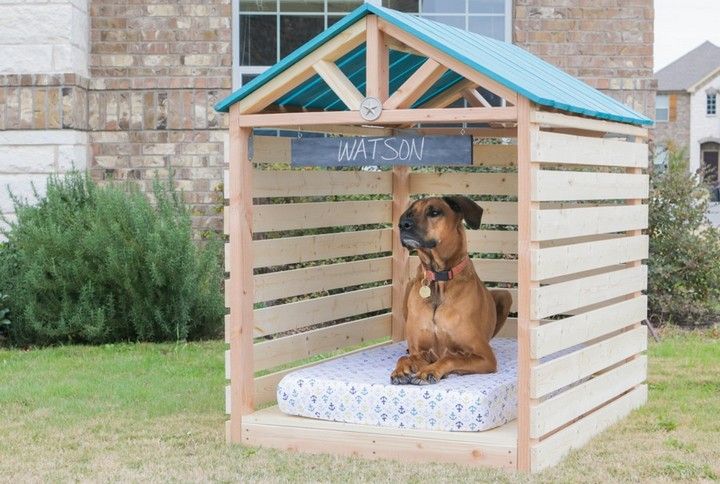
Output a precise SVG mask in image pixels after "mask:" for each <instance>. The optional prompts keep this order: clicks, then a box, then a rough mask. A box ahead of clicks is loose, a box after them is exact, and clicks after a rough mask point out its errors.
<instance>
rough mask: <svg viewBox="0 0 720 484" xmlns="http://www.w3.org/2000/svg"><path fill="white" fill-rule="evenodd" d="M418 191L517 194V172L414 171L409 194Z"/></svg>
mask: <svg viewBox="0 0 720 484" xmlns="http://www.w3.org/2000/svg"><path fill="white" fill-rule="evenodd" d="M418 193H437V194H441V193H448V194H455V193H457V194H465V195H517V174H516V173H420V172H414V173H411V174H410V194H418ZM480 205H482V202H480Z"/></svg>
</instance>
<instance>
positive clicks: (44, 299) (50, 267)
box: [0, 172, 224, 345]
mask: <svg viewBox="0 0 720 484" xmlns="http://www.w3.org/2000/svg"><path fill="white" fill-rule="evenodd" d="M153 195H154V203H150V201H148V199H147V197H146V196H145V195H143V194H142V193H140V192H139V191H138V190H137V189H136V188H135V189H133V187H130V186H129V185H120V184H109V185H105V186H98V185H96V184H95V183H94V182H93V181H92V180H91V179H90V178H89V177H88V176H87V175H85V174H82V173H79V172H73V173H70V174H68V175H66V176H64V177H59V176H53V177H51V178H50V179H49V180H48V186H47V194H46V195H45V196H44V197H38V201H37V203H35V204H31V203H28V202H26V201H22V200H18V199H16V198H15V199H14V201H15V211H16V214H17V222H15V223H12V224H11V225H10V228H9V229H7V230H6V231H5V236H6V237H7V239H8V242H7V245H6V247H5V249H4V250H3V251H2V252H0V270H2V274H3V278H2V281H0V293H2V294H7V295H8V302H9V308H10V311H11V314H12V319H13V322H12V325H10V326H9V337H10V341H11V343H13V344H16V345H31V344H32V345H48V344H57V343H91V344H97V343H106V342H114V341H166V340H182V339H196V338H203V337H214V336H217V335H218V334H219V328H220V326H221V323H222V316H223V313H224V302H223V299H222V296H221V293H220V285H221V280H222V277H223V273H222V269H221V268H220V265H219V260H218V258H219V253H220V251H219V246H220V241H218V240H217V239H213V240H210V241H208V242H207V244H205V245H204V247H201V246H197V245H196V244H195V243H194V242H193V240H192V229H191V222H190V214H189V213H188V211H187V209H186V208H185V206H184V205H183V203H182V202H181V200H180V197H179V194H178V193H176V192H175V191H174V189H173V188H172V183H171V181H168V182H167V183H161V182H159V181H158V180H156V181H155V184H154V189H153Z"/></svg>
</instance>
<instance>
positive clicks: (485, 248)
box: [465, 230, 518, 254]
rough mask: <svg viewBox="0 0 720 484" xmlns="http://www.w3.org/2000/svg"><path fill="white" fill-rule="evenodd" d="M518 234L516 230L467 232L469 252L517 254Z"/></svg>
mask: <svg viewBox="0 0 720 484" xmlns="http://www.w3.org/2000/svg"><path fill="white" fill-rule="evenodd" d="M517 234H518V233H517V232H516V231H514V230H467V231H465V236H466V237H467V243H468V252H470V253H473V252H475V253H481V254H492V253H502V254H517V250H518V238H517Z"/></svg>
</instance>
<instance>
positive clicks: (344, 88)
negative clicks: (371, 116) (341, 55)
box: [313, 60, 364, 111]
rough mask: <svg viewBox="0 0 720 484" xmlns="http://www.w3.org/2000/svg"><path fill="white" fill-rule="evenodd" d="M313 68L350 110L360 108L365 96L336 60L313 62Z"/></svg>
mask: <svg viewBox="0 0 720 484" xmlns="http://www.w3.org/2000/svg"><path fill="white" fill-rule="evenodd" d="M313 69H315V72H317V73H318V75H319V76H320V77H322V78H323V80H324V81H325V83H326V84H327V85H328V87H330V89H332V91H333V92H334V93H335V94H337V96H338V97H339V98H340V100H341V101H342V102H343V103H345V106H347V107H348V109H349V110H350V111H357V110H359V109H360V103H361V102H362V100H363V98H364V96H363V95H362V94H361V93H360V91H358V89H357V88H356V87H355V85H354V84H353V83H352V81H351V80H350V79H348V78H347V76H346V75H345V74H344V73H343V71H341V70H340V68H339V67H338V66H337V65H336V64H335V63H334V62H331V61H327V60H319V61H317V62H316V63H315V64H313Z"/></svg>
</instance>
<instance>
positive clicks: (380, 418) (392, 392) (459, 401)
mask: <svg viewBox="0 0 720 484" xmlns="http://www.w3.org/2000/svg"><path fill="white" fill-rule="evenodd" d="M490 344H491V346H492V348H493V350H494V351H495V356H496V357H497V361H498V371H497V372H496V373H492V374H487V375H464V376H457V375H450V376H448V377H447V378H445V379H443V380H441V381H440V382H439V383H436V384H434V385H424V386H415V385H392V384H390V373H391V372H392V371H393V369H395V364H396V362H397V360H398V358H400V357H401V356H403V355H404V354H406V348H407V346H406V344H405V343H404V342H402V343H395V344H392V345H387V346H383V347H380V348H373V349H370V350H367V351H363V352H359V353H356V354H353V355H349V356H346V357H343V358H338V359H335V360H332V361H328V362H325V363H321V364H319V365H316V366H313V367H310V368H305V369H302V370H298V371H295V372H292V373H290V374H288V375H286V376H285V377H284V378H283V379H282V380H281V381H280V383H279V384H278V388H277V400H278V406H279V407H280V410H281V411H283V412H285V413H287V414H290V415H299V416H303V417H313V418H318V419H322V420H334V421H337V422H347V423H358V424H367V425H380V426H385V427H397V428H411V429H425V430H449V431H460V432H473V431H480V430H488V429H491V428H494V427H498V426H500V425H503V424H505V423H507V422H509V421H511V420H514V419H515V418H516V417H517V341H516V340H514V339H501V338H498V339H494V340H492V341H491V343H490Z"/></svg>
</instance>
